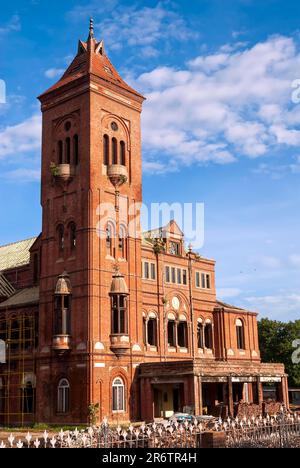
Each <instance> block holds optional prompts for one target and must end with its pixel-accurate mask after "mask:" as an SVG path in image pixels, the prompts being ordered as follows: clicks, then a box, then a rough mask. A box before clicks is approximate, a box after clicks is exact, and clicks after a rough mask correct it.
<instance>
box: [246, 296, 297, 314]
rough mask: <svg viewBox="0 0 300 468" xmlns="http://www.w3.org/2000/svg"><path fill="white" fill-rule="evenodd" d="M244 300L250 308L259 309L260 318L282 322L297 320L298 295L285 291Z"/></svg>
mask: <svg viewBox="0 0 300 468" xmlns="http://www.w3.org/2000/svg"><path fill="white" fill-rule="evenodd" d="M245 300H246V302H247V303H248V304H249V305H250V307H252V308H253V307H254V308H257V307H258V308H259V313H260V317H266V316H268V317H269V318H271V319H275V320H282V321H289V320H296V319H299V314H300V294H296V293H293V292H291V293H290V292H286V291H285V292H282V293H279V294H278V295H265V296H251V297H247V298H245Z"/></svg>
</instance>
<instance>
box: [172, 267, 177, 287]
mask: <svg viewBox="0 0 300 468" xmlns="http://www.w3.org/2000/svg"><path fill="white" fill-rule="evenodd" d="M171 274H172V283H174V284H175V283H176V268H173V267H172V268H171Z"/></svg>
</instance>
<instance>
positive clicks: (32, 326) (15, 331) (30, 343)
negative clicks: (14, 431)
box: [0, 311, 37, 427]
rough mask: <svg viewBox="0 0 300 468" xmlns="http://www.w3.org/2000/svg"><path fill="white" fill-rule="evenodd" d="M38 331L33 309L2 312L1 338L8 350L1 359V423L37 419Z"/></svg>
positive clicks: (17, 423)
mask: <svg viewBox="0 0 300 468" xmlns="http://www.w3.org/2000/svg"><path fill="white" fill-rule="evenodd" d="M36 331H37V330H36V318H35V314H34V312H32V311H30V312H27V313H26V312H21V313H13V312H12V311H6V312H4V311H3V312H2V313H1V312H0V340H2V342H3V341H4V343H5V351H6V353H5V354H6V356H5V362H4V363H0V427H1V426H2V427H9V426H18V427H19V426H20V427H23V426H24V425H25V424H31V423H33V422H34V413H35V387H36V377H35V375H36V374H35V358H34V350H35V349H36V345H37V343H36V337H37V333H36Z"/></svg>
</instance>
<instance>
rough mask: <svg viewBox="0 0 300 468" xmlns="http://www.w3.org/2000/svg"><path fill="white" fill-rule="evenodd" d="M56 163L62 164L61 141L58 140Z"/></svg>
mask: <svg viewBox="0 0 300 468" xmlns="http://www.w3.org/2000/svg"><path fill="white" fill-rule="evenodd" d="M57 152H58V164H63V142H62V141H61V140H59V142H58V143H57Z"/></svg>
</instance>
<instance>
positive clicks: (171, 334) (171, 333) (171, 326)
mask: <svg viewBox="0 0 300 468" xmlns="http://www.w3.org/2000/svg"><path fill="white" fill-rule="evenodd" d="M175 329H176V324H175V321H174V320H169V321H168V345H169V346H170V347H171V348H174V347H175V346H176V338H175Z"/></svg>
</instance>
